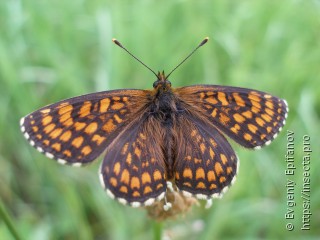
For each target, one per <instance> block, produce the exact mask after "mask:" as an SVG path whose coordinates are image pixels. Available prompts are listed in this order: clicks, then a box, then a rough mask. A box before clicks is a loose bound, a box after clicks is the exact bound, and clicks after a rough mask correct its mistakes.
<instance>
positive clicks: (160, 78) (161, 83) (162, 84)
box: [153, 71, 171, 92]
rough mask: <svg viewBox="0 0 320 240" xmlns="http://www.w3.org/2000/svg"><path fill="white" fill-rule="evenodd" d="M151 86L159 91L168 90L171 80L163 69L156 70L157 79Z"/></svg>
mask: <svg viewBox="0 0 320 240" xmlns="http://www.w3.org/2000/svg"><path fill="white" fill-rule="evenodd" d="M153 87H154V89H156V90H159V91H164V92H166V91H169V90H170V89H171V82H170V81H169V80H168V79H167V76H166V75H165V74H164V71H162V72H158V74H157V80H156V81H155V82H154V83H153Z"/></svg>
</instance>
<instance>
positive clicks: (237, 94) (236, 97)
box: [233, 93, 246, 107]
mask: <svg viewBox="0 0 320 240" xmlns="http://www.w3.org/2000/svg"><path fill="white" fill-rule="evenodd" d="M233 97H234V99H235V101H236V104H237V105H238V106H240V107H244V106H246V104H245V102H244V101H243V99H242V98H241V97H240V96H239V93H233Z"/></svg>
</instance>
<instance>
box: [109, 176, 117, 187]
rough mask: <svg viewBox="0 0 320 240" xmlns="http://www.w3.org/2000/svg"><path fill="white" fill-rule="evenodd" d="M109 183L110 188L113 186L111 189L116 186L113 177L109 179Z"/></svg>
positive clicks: (115, 180)
mask: <svg viewBox="0 0 320 240" xmlns="http://www.w3.org/2000/svg"><path fill="white" fill-rule="evenodd" d="M109 182H110V184H111V186H113V187H116V186H117V185H118V181H117V179H116V178H114V177H111V178H110V180H109Z"/></svg>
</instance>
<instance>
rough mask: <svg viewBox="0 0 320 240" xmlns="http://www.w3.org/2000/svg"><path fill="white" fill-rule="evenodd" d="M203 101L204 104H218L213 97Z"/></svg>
mask: <svg viewBox="0 0 320 240" xmlns="http://www.w3.org/2000/svg"><path fill="white" fill-rule="evenodd" d="M205 100H206V102H208V103H211V104H217V103H218V100H217V99H216V98H215V97H213V96H212V97H208V98H206V99H205Z"/></svg>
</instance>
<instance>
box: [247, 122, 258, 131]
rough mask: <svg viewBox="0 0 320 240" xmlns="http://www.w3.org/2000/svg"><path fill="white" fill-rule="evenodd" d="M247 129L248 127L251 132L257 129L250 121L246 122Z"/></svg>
mask: <svg viewBox="0 0 320 240" xmlns="http://www.w3.org/2000/svg"><path fill="white" fill-rule="evenodd" d="M248 129H249V131H250V132H252V133H256V132H257V130H258V128H257V127H256V126H255V125H253V124H251V123H250V124H248Z"/></svg>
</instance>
